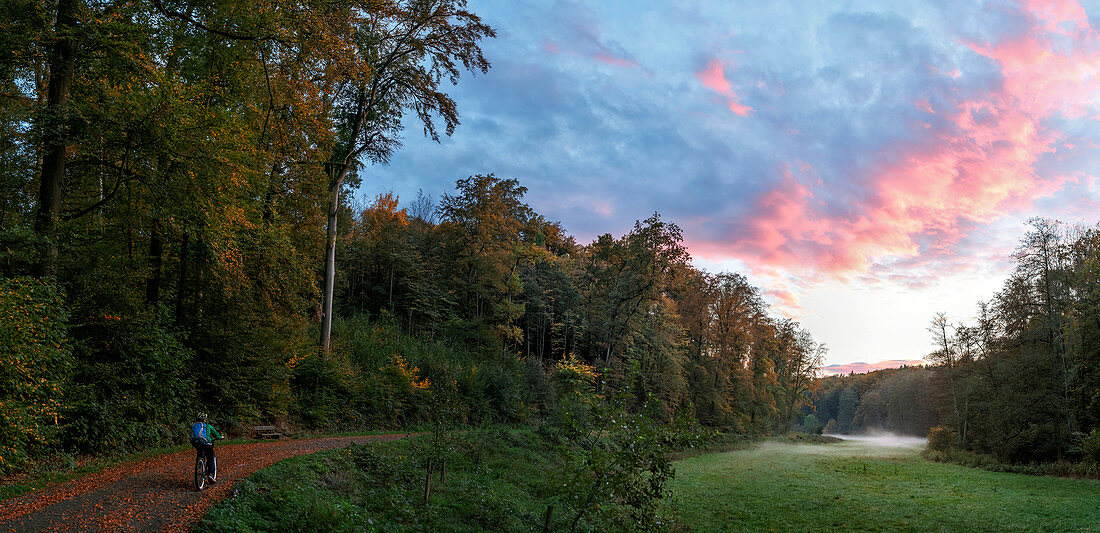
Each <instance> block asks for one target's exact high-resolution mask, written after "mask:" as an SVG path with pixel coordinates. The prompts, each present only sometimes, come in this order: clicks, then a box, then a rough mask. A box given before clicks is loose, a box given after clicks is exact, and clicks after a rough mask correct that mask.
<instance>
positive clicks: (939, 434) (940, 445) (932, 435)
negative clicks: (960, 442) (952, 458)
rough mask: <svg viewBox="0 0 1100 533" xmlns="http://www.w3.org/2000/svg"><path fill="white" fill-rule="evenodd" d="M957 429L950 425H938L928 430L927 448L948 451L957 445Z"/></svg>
mask: <svg viewBox="0 0 1100 533" xmlns="http://www.w3.org/2000/svg"><path fill="white" fill-rule="evenodd" d="M955 439H956V437H955V431H954V430H952V429H951V428H949V427H945V426H936V427H934V428H932V429H929V430H928V446H927V449H928V450H931V451H935V452H947V451H949V450H951V449H952V448H954V447H955Z"/></svg>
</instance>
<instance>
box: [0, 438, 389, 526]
mask: <svg viewBox="0 0 1100 533" xmlns="http://www.w3.org/2000/svg"><path fill="white" fill-rule="evenodd" d="M405 435H406V434H404V433H401V434H397V435H376V436H361V437H330V438H313V439H283V440H278V441H270V442H251V443H241V444H229V445H221V444H219V445H218V446H217V447H216V450H217V454H218V466H219V468H218V483H217V484H216V485H213V486H211V487H210V488H209V489H207V490H204V491H202V492H196V491H195V490H194V488H192V487H191V470H192V468H193V465H194V461H195V452H194V451H193V450H188V449H184V450H180V451H176V452H173V453H165V454H152V453H150V454H148V455H143V456H138V457H139V458H135V459H134V460H130V461H125V462H121V463H118V464H115V465H113V466H110V467H107V468H103V469H101V470H98V471H96V472H94V473H90V474H85V475H81V476H79V477H75V478H73V479H70V480H68V481H65V482H62V483H58V484H54V485H50V486H49V487H47V488H45V489H43V490H39V491H35V492H30V493H25V494H23V495H22V496H19V497H16V498H11V499H5V500H3V501H0V531H47V530H48V531H184V530H186V529H187V528H188V526H189V525H190V524H191V523H193V522H194V521H196V520H197V519H198V518H199V517H201V516H202V515H203V514H204V513H205V512H206V511H207V510H208V509H209V508H210V507H211V506H213V505H214V503H215V502H217V501H220V500H222V499H224V498H226V497H228V496H230V495H231V494H232V491H233V489H234V488H235V484H236V483H237V482H238V481H240V480H241V479H243V478H245V477H247V476H248V475H250V474H252V473H253V472H255V471H256V470H258V469H261V468H264V467H266V466H269V465H271V464H274V463H276V462H278V461H281V460H283V459H286V458H288V457H293V456H297V455H301V454H309V453H315V452H319V451H322V450H330V449H333V448H340V447H346V446H349V445H352V444H361V443H367V442H376V441H382V440H388V439H396V438H401V437H404V436H405Z"/></svg>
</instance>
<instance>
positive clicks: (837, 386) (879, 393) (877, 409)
mask: <svg viewBox="0 0 1100 533" xmlns="http://www.w3.org/2000/svg"><path fill="white" fill-rule="evenodd" d="M934 379H935V376H934V373H933V371H932V370H929V369H926V368H922V367H901V368H890V369H885V370H876V371H874V372H868V373H866V374H849V375H837V376H827V377H824V378H821V379H820V380H819V383H818V385H817V390H816V391H815V394H814V402H813V405H812V406H811V407H808V408H806V409H804V411H805V412H804V419H803V426H804V427H805V429H807V430H810V429H811V428H814V427H816V428H817V429H819V430H821V431H822V432H824V433H827V434H834V435H835V434H855V433H871V432H890V433H897V434H901V435H914V436H922V437H923V436H924V435H925V434H926V433H927V432H928V429H929V428H931V427H932V426H935V425H936V424H938V423H939V420H940V417H939V414H938V411H937V404H936V402H934V401H933V391H934ZM807 421H808V422H807Z"/></svg>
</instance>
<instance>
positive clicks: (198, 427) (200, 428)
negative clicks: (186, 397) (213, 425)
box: [191, 422, 209, 442]
mask: <svg viewBox="0 0 1100 533" xmlns="http://www.w3.org/2000/svg"><path fill="white" fill-rule="evenodd" d="M191 442H209V440H207V438H206V424H203V423H202V422H195V425H193V426H191Z"/></svg>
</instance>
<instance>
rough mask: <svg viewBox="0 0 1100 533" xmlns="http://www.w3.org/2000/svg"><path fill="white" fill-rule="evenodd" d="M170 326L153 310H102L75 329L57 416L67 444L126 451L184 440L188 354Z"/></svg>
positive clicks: (191, 400)
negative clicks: (71, 364) (121, 313)
mask: <svg viewBox="0 0 1100 533" xmlns="http://www.w3.org/2000/svg"><path fill="white" fill-rule="evenodd" d="M171 324H172V318H171V316H170V313H168V312H167V310H166V309H165V308H164V307H160V308H159V309H157V310H155V311H154V312H152V313H147V314H141V315H138V316H135V317H131V318H129V319H122V318H120V317H117V316H112V315H110V314H103V315H100V316H96V317H93V318H92V319H91V320H89V321H87V322H86V323H85V324H83V325H82V326H81V331H80V336H81V337H82V338H83V340H82V341H81V342H79V343H77V344H76V346H75V348H74V353H75V358H76V361H77V364H76V370H75V372H74V374H73V378H72V382H71V386H70V388H69V391H70V393H69V401H68V402H67V403H68V404H69V407H68V409H66V410H65V412H64V413H63V415H64V416H63V419H64V421H65V428H64V434H63V438H62V440H63V444H64V445H65V446H66V447H67V448H69V449H72V450H75V451H80V452H86V451H108V450H110V451H133V450H137V449H142V448H145V447H151V446H159V445H164V444H165V443H168V442H181V441H182V440H183V439H184V438H185V436H186V434H187V429H188V427H189V426H190V424H189V423H188V422H189V421H190V420H191V417H192V416H194V411H196V410H197V408H196V407H195V405H196V404H195V400H196V395H195V385H194V382H193V381H192V380H191V379H189V378H188V376H189V375H190V374H191V372H189V366H188V364H189V362H191V361H192V357H193V355H192V352H191V350H189V349H187V348H186V347H185V346H184V345H183V343H182V342H181V341H180V339H179V337H180V333H179V331H178V330H176V328H175V327H174V326H172V325H171ZM192 366H194V365H192Z"/></svg>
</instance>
